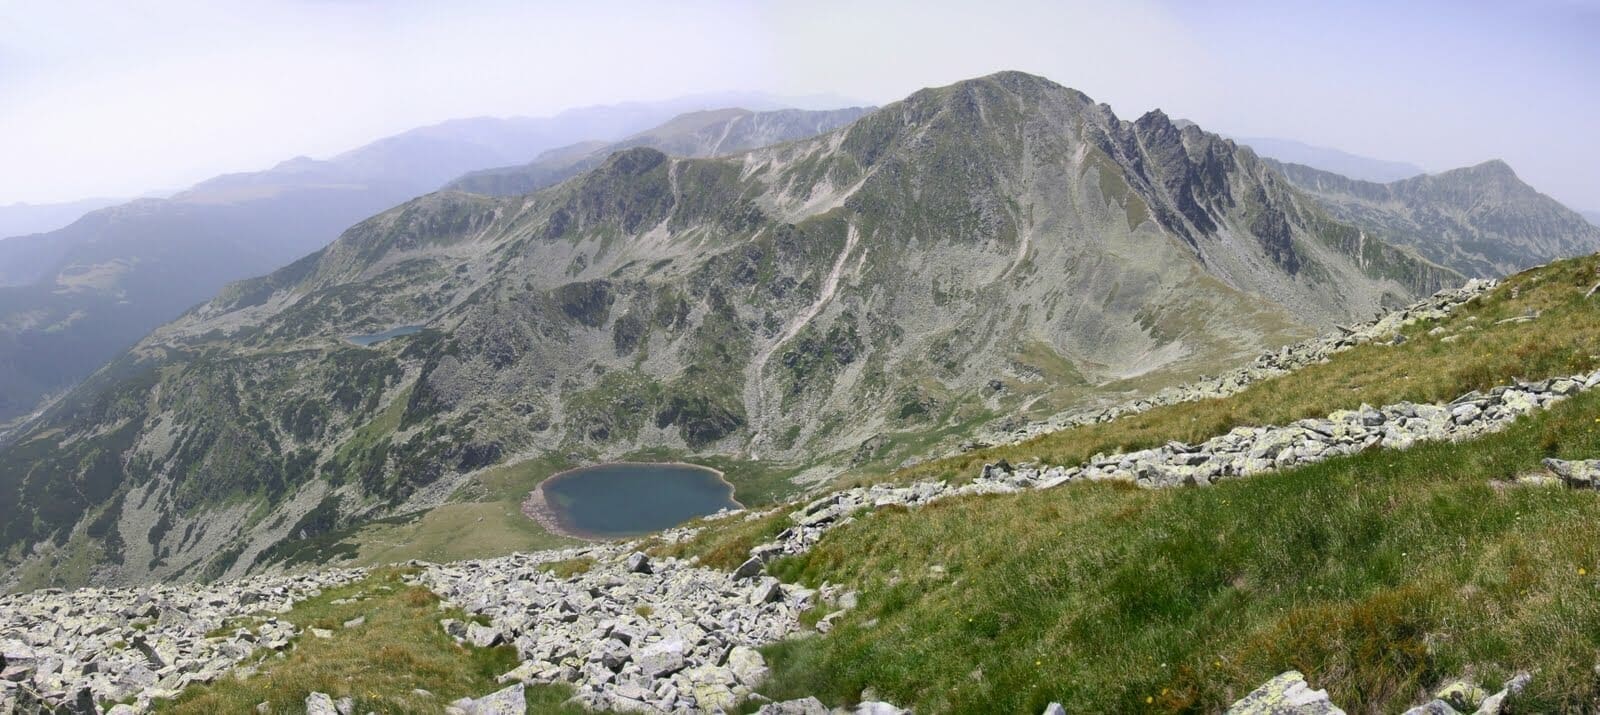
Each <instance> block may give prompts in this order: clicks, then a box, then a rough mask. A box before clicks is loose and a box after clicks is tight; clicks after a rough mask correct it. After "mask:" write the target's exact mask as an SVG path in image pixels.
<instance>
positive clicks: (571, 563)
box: [539, 556, 595, 578]
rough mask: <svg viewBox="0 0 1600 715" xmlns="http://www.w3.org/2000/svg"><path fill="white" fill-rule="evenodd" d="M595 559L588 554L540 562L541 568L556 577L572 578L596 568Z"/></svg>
mask: <svg viewBox="0 0 1600 715" xmlns="http://www.w3.org/2000/svg"><path fill="white" fill-rule="evenodd" d="M594 564H595V561H594V559H593V558H591V557H588V556H582V557H579V558H576V559H565V560H563V561H550V562H546V563H542V564H539V570H540V571H543V572H545V573H547V574H550V575H551V576H554V577H556V578H572V577H573V576H576V575H578V574H583V573H589V569H592V568H594Z"/></svg>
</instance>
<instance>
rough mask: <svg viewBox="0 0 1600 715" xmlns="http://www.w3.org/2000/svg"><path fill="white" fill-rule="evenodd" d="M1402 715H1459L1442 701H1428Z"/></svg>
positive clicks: (1459, 714)
mask: <svg viewBox="0 0 1600 715" xmlns="http://www.w3.org/2000/svg"><path fill="white" fill-rule="evenodd" d="M1404 715H1461V713H1460V711H1458V710H1456V709H1455V708H1453V707H1450V703H1447V702H1445V701H1443V700H1430V701H1428V702H1426V703H1423V704H1421V705H1418V706H1416V707H1414V708H1411V709H1410V710H1407V711H1405V713H1404Z"/></svg>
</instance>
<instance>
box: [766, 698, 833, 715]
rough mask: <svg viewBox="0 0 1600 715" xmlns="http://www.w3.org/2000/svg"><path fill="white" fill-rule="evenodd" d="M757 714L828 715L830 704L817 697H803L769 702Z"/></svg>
mask: <svg viewBox="0 0 1600 715" xmlns="http://www.w3.org/2000/svg"><path fill="white" fill-rule="evenodd" d="M756 715H828V706H826V705H823V704H822V701H821V700H818V699H816V698H801V699H799V700H785V701H783V702H781V703H767V704H766V705H762V706H761V709H760V710H757V711H756Z"/></svg>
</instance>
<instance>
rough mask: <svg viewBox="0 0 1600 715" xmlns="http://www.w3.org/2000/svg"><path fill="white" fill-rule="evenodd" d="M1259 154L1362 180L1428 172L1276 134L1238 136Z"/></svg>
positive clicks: (1380, 179)
mask: <svg viewBox="0 0 1600 715" xmlns="http://www.w3.org/2000/svg"><path fill="white" fill-rule="evenodd" d="M1234 140H1235V141H1237V142H1239V143H1240V144H1244V145H1246V146H1249V147H1250V148H1251V149H1254V150H1255V151H1256V153H1257V154H1260V155H1261V156H1263V157H1265V158H1269V159H1273V160H1276V161H1280V162H1283V163H1285V164H1300V165H1302V166H1309V167H1312V168H1314V169H1319V170H1322V171H1329V172H1333V173H1335V174H1338V175H1340V176H1348V177H1350V178H1352V179H1358V180H1361V181H1376V182H1379V183H1386V182H1390V181H1399V180H1401V179H1409V178H1411V177H1414V176H1421V175H1423V174H1426V173H1428V172H1427V171H1424V170H1423V168H1422V167H1420V166H1417V165H1415V164H1408V163H1405V162H1403V161H1387V160H1384V159H1374V158H1372V157H1368V156H1361V155H1359V154H1351V153H1349V152H1345V151H1340V150H1338V149H1330V148H1328V147H1322V146H1315V145H1312V144H1306V143H1304V142H1298V141H1295V140H1293V139H1276V138H1272V137H1234Z"/></svg>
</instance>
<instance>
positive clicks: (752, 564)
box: [733, 556, 763, 581]
mask: <svg viewBox="0 0 1600 715" xmlns="http://www.w3.org/2000/svg"><path fill="white" fill-rule="evenodd" d="M762 565H763V564H762V562H761V559H760V558H757V557H755V556H751V557H750V558H749V559H747V560H745V562H744V563H742V564H739V568H737V569H734V570H733V580H735V581H743V580H745V579H751V578H755V577H757V576H760V575H761V568H762Z"/></svg>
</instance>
